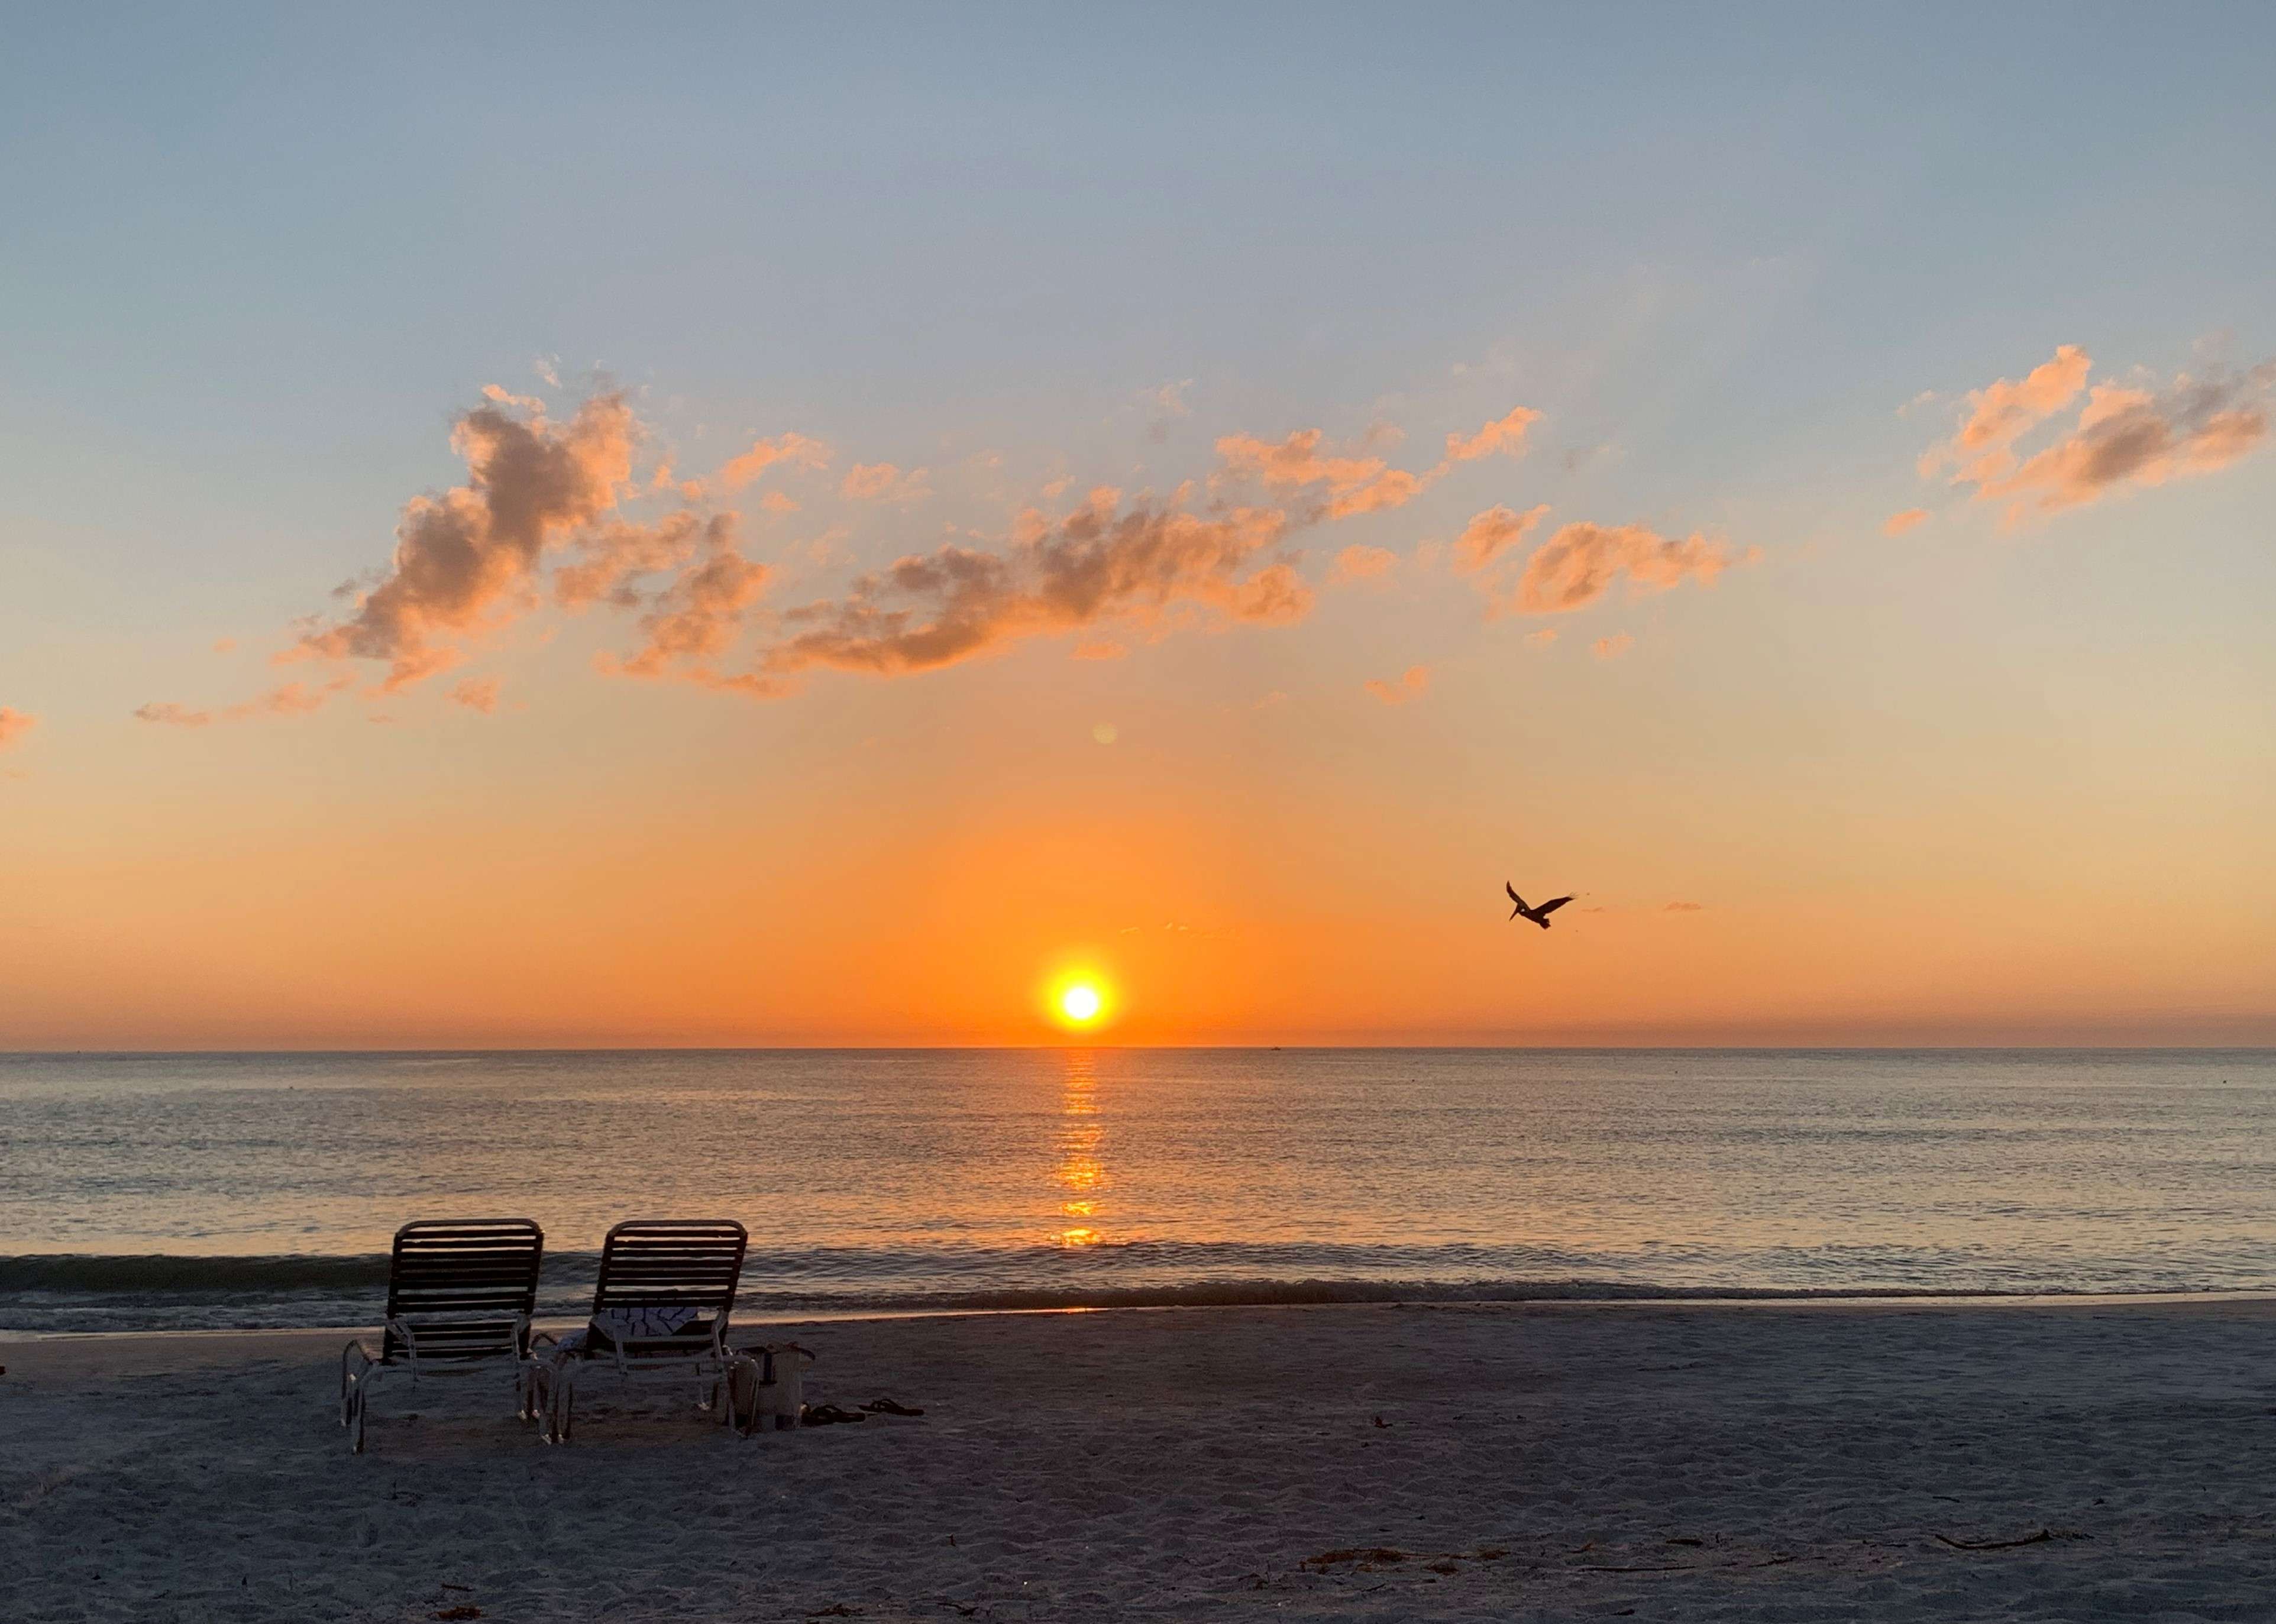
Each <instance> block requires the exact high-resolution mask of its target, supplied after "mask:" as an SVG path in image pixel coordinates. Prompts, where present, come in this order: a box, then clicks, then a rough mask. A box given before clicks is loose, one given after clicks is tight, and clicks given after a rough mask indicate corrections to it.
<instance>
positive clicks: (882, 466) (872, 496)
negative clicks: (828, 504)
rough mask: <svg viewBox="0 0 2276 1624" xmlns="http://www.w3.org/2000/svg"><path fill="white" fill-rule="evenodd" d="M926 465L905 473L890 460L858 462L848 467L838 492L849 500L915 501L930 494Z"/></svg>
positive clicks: (929, 472) (930, 488) (928, 473)
mask: <svg viewBox="0 0 2276 1624" xmlns="http://www.w3.org/2000/svg"><path fill="white" fill-rule="evenodd" d="M930 477H931V470H930V469H929V468H912V469H910V470H909V471H908V472H907V473H906V474H904V473H902V472H901V470H900V469H899V468H897V467H894V466H893V465H892V464H891V463H890V462H857V463H855V464H854V467H852V468H851V469H849V470H847V472H846V481H845V483H844V484H842V485H840V486H839V487H838V494H839V495H840V496H842V497H846V500H847V501H849V502H904V503H906V502H917V501H922V499H923V498H925V497H929V496H930V495H932V486H931V485H930V484H929V479H930Z"/></svg>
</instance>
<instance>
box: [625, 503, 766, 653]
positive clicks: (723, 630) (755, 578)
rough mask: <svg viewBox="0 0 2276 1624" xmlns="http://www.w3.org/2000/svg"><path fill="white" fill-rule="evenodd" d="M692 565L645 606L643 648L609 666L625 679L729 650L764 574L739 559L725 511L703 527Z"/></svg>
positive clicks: (760, 568) (731, 523)
mask: <svg viewBox="0 0 2276 1624" xmlns="http://www.w3.org/2000/svg"><path fill="white" fill-rule="evenodd" d="M702 534H703V539H702V549H701V551H700V552H699V554H698V555H697V557H696V558H695V559H694V562H692V563H691V564H689V565H688V566H687V568H686V569H685V570H683V571H682V572H681V573H680V574H679V577H678V578H677V579H675V580H674V581H672V582H671V584H670V585H669V586H667V587H665V588H664V589H663V590H662V591H661V592H659V593H657V594H656V596H655V597H654V599H653V600H652V601H651V603H650V606H649V611H648V612H647V613H646V614H644V615H642V616H641V620H640V626H641V630H642V631H643V632H646V633H647V634H648V643H647V646H646V647H644V648H642V649H641V650H640V651H639V652H638V653H637V654H634V655H633V656H632V657H631V658H630V659H628V660H626V661H624V662H622V663H621V664H616V665H613V666H611V670H614V671H618V672H622V673H623V674H624V675H626V676H628V677H658V676H662V675H664V673H665V672H667V671H668V670H670V669H671V666H672V665H673V664H675V663H689V662H693V663H694V664H695V665H696V668H697V672H698V674H699V675H708V672H706V671H705V670H704V664H703V663H705V662H708V661H710V660H712V659H715V658H717V656H720V655H722V654H725V652H726V651H727V650H728V649H730V648H732V647H733V646H734V642H735V640H736V639H737V638H738V637H740V636H741V635H742V632H743V615H744V611H747V609H749V608H750V606H751V605H752V604H754V603H757V602H758V600H759V597H760V596H761V595H762V593H764V592H765V590H766V586H767V577H768V574H769V573H770V572H769V571H768V569H767V566H766V565H763V564H754V563H753V562H752V561H751V560H750V559H748V558H745V557H743V554H742V550H741V548H740V545H739V544H738V543H737V542H736V538H735V525H734V520H733V518H732V516H731V515H729V514H725V513H722V514H719V515H718V516H717V517H716V518H714V519H712V520H709V522H707V523H706V524H705V525H704V527H703V533H702Z"/></svg>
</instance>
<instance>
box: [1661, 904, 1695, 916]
mask: <svg viewBox="0 0 2276 1624" xmlns="http://www.w3.org/2000/svg"><path fill="white" fill-rule="evenodd" d="M1659 911H1660V912H1661V913H1663V914H1703V913H1705V912H1706V911H1707V905H1706V904H1705V903H1703V902H1671V903H1669V904H1668V905H1667V906H1666V907H1664V908H1662V909H1660V910H1659Z"/></svg>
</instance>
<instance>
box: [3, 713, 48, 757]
mask: <svg viewBox="0 0 2276 1624" xmlns="http://www.w3.org/2000/svg"><path fill="white" fill-rule="evenodd" d="M38 725H40V718H39V717H35V716H34V715H32V714H31V713H30V712H28V711H24V710H15V709H13V708H11V707H10V706H7V705H0V750H4V749H6V748H7V747H9V746H10V745H11V744H13V743H15V742H16V741H17V740H19V739H21V738H22V737H23V736H24V735H25V734H26V733H28V732H31V731H32V730H33V729H34V728H35V727H37V726H38Z"/></svg>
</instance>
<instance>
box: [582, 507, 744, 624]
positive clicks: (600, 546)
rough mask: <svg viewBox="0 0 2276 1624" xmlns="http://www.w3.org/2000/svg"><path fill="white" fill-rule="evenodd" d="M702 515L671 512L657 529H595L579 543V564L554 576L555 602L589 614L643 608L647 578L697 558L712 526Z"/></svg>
mask: <svg viewBox="0 0 2276 1624" xmlns="http://www.w3.org/2000/svg"><path fill="white" fill-rule="evenodd" d="M720 522H722V520H717V519H714V520H705V519H704V518H703V516H702V514H700V513H691V512H685V511H682V512H677V513H670V514H667V515H665V516H664V518H662V519H659V520H656V522H655V523H654V524H633V523H630V522H628V521H626V520H616V521H614V522H611V523H609V524H604V525H596V526H593V527H589V528H588V529H586V530H584V531H582V532H580V534H579V535H577V537H576V539H575V541H574V543H573V545H574V547H575V548H576V551H577V559H576V562H575V563H573V564H565V565H562V566H561V567H560V568H559V569H558V570H556V571H554V572H553V601H554V602H555V603H558V604H560V605H561V607H562V608H564V609H587V608H589V607H591V606H592V605H593V604H595V603H611V604H614V605H615V606H616V607H617V608H619V609H637V608H638V607H640V605H641V603H642V602H643V601H644V600H643V598H642V596H641V592H640V588H639V584H638V583H639V581H640V580H641V577H642V576H646V575H652V574H655V573H656V572H658V571H660V570H669V569H677V568H678V567H679V565H681V564H683V563H685V562H686V561H687V559H688V558H691V557H693V556H694V552H695V550H696V548H697V546H698V544H699V543H700V542H701V541H702V537H703V535H704V534H705V531H706V529H707V527H708V526H710V525H716V524H717V523H720Z"/></svg>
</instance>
